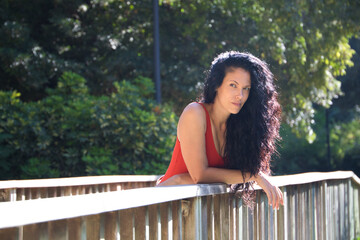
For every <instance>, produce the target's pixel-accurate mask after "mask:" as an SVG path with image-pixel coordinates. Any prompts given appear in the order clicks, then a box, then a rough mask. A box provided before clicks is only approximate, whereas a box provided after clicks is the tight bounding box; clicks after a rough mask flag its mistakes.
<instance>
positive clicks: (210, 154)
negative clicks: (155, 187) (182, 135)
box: [159, 103, 225, 182]
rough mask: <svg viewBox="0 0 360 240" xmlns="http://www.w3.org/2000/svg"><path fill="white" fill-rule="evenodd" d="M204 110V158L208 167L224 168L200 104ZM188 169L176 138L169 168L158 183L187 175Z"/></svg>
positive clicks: (207, 119) (209, 125)
mask: <svg viewBox="0 0 360 240" xmlns="http://www.w3.org/2000/svg"><path fill="white" fill-rule="evenodd" d="M199 104H200V105H201V106H202V107H203V108H204V110H205V113H206V132H205V144H206V157H207V159H208V164H209V167H224V166H225V163H224V160H223V158H222V157H221V156H220V155H219V153H218V152H217V150H216V148H215V144H214V139H213V135H212V131H211V122H210V116H209V113H208V111H207V110H206V108H205V106H204V105H203V104H202V103H199ZM188 172H189V171H188V169H187V167H186V165H185V162H184V158H183V156H182V153H181V145H180V141H179V139H178V138H176V143H175V147H174V151H173V155H172V157H171V161H170V165H169V168H168V169H167V171H166V173H165V175H164V176H163V177H162V178H161V179H159V182H163V181H165V180H167V179H169V178H170V177H172V176H174V175H177V174H181V173H188Z"/></svg>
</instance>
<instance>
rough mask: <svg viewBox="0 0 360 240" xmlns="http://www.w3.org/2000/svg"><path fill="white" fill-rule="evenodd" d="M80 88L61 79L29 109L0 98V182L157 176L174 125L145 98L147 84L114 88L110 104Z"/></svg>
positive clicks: (73, 77) (13, 95)
mask: <svg viewBox="0 0 360 240" xmlns="http://www.w3.org/2000/svg"><path fill="white" fill-rule="evenodd" d="M85 82H86V81H85V79H84V78H82V77H81V76H79V75H77V74H74V73H69V72H65V73H64V74H63V75H62V76H61V78H60V79H59V82H58V86H57V88H55V89H48V90H47V91H48V94H49V95H48V97H46V98H44V99H42V100H39V101H37V102H23V101H21V100H20V99H19V97H20V95H19V93H18V92H16V91H14V92H0V102H1V105H0V109H1V111H0V112H1V118H0V156H1V158H0V176H1V177H0V178H1V179H13V178H19V177H21V178H35V177H38V178H39V177H65V176H80V175H98V174H161V173H163V172H165V170H166V166H167V165H168V161H169V160H170V158H171V152H172V148H173V144H174V141H175V139H174V136H175V131H176V130H175V129H176V117H175V114H174V113H173V112H172V111H171V110H170V107H169V106H166V105H156V103H155V102H154V100H151V98H149V97H150V96H152V95H153V91H154V90H153V89H154V86H153V84H152V82H151V80H150V79H148V78H144V77H139V78H137V79H135V80H133V81H132V82H133V83H130V82H128V81H122V82H116V83H115V84H114V88H115V89H116V90H115V91H114V92H113V93H112V94H111V95H110V96H93V95H90V94H89V93H88V89H87V87H86V85H85Z"/></svg>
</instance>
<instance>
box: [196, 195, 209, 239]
mask: <svg viewBox="0 0 360 240" xmlns="http://www.w3.org/2000/svg"><path fill="white" fill-rule="evenodd" d="M207 200H208V199H207V197H206V196H205V197H198V204H199V205H198V206H197V208H198V209H197V215H198V218H199V219H198V228H197V230H196V231H199V232H200V239H208V227H209V225H208V224H207V223H208V218H209V216H208V211H207V205H208V204H207Z"/></svg>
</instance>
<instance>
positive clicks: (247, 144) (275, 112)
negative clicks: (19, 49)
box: [201, 51, 281, 205]
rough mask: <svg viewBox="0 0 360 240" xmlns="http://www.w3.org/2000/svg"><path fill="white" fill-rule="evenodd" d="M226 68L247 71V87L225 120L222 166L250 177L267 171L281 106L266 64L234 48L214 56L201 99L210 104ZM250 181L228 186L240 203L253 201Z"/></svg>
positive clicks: (272, 151) (277, 128) (268, 172)
mask: <svg viewBox="0 0 360 240" xmlns="http://www.w3.org/2000/svg"><path fill="white" fill-rule="evenodd" d="M229 68H242V69H244V70H246V71H248V72H249V73H250V78H251V90H250V94H249V97H248V99H247V101H246V102H245V104H244V106H243V107H242V109H241V110H240V112H239V113H237V114H231V115H230V117H229V118H228V119H227V122H226V141H225V146H224V161H225V167H226V168H229V169H238V170H241V172H242V173H245V172H248V173H250V174H251V176H253V175H256V174H258V172H259V171H262V172H264V173H265V174H270V160H271V155H272V154H273V153H275V152H276V142H277V140H279V139H280V136H279V128H280V118H281V107H280V104H279V103H278V100H277V97H278V93H277V91H276V88H275V85H274V79H273V74H272V73H271V71H270V70H269V68H268V66H267V64H266V63H265V62H264V61H262V60H260V59H259V58H257V57H255V56H253V55H252V54H250V53H242V52H237V51H230V52H224V53H221V54H220V55H218V56H217V57H216V58H215V59H214V61H213V62H212V64H211V68H210V70H209V71H208V72H207V76H206V79H205V85H204V89H203V93H202V98H201V101H202V102H205V103H213V102H214V99H215V97H216V92H217V89H218V88H219V87H220V85H221V84H222V82H223V79H224V77H225V74H226V72H227V71H228V70H229ZM250 186H252V183H246V184H235V185H232V186H231V189H232V190H233V191H234V192H236V193H237V194H241V195H242V198H243V200H244V202H245V203H246V204H248V205H253V204H254V201H253V200H254V198H255V192H254V191H253V190H252V189H250Z"/></svg>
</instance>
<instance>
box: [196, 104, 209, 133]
mask: <svg viewBox="0 0 360 240" xmlns="http://www.w3.org/2000/svg"><path fill="white" fill-rule="evenodd" d="M198 104H200V105H201V106H202V107H203V108H204V110H205V115H206V132H208V130H209V128H210V131H211V123H210V115H209V112H208V110H207V109H206V107H205V106H204V104H203V103H198Z"/></svg>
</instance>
